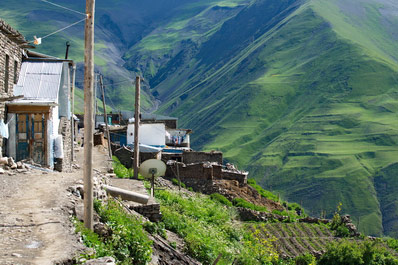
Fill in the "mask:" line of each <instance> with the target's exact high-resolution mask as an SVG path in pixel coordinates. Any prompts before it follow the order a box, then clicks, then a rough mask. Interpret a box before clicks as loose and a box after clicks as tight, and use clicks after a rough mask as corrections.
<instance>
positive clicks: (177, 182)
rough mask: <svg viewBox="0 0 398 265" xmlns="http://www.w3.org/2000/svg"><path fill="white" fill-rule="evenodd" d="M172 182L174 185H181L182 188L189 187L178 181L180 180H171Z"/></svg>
mask: <svg viewBox="0 0 398 265" xmlns="http://www.w3.org/2000/svg"><path fill="white" fill-rule="evenodd" d="M171 182H172V183H173V184H174V185H176V186H180V184H181V187H183V188H184V189H185V188H186V187H187V186H186V185H185V183H183V182H181V181H178V179H176V178H173V179H171Z"/></svg>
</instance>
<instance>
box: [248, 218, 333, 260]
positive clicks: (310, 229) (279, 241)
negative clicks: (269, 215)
mask: <svg viewBox="0 0 398 265" xmlns="http://www.w3.org/2000/svg"><path fill="white" fill-rule="evenodd" d="M253 229H259V230H260V231H261V234H262V236H263V237H264V238H267V239H270V238H271V239H272V238H273V239H274V240H275V241H273V244H274V246H275V248H276V249H277V251H278V253H279V254H280V255H281V257H283V258H294V257H297V256H300V255H302V254H305V253H311V254H313V255H316V254H320V253H323V252H325V250H326V246H327V245H328V244H329V243H330V242H332V241H335V240H339V238H336V237H334V236H333V233H332V231H331V230H330V229H329V228H328V227H326V226H324V225H318V224H307V223H267V224H264V225H255V226H253Z"/></svg>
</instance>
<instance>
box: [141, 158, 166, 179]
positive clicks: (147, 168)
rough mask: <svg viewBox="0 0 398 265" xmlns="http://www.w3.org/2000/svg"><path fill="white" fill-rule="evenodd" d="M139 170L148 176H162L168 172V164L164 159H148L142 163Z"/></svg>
mask: <svg viewBox="0 0 398 265" xmlns="http://www.w3.org/2000/svg"><path fill="white" fill-rule="evenodd" d="M139 172H140V174H141V175H142V176H144V177H146V178H151V177H152V176H153V177H155V178H156V177H161V176H164V174H165V173H166V164H165V163H163V161H162V160H157V159H148V160H145V161H144V162H143V163H142V164H141V166H140V169H139Z"/></svg>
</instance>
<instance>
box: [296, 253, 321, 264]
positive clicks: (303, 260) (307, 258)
mask: <svg viewBox="0 0 398 265" xmlns="http://www.w3.org/2000/svg"><path fill="white" fill-rule="evenodd" d="M294 261H295V264H296V265H315V264H316V259H315V257H314V256H312V255H311V254H304V255H301V256H298V257H297V258H296V259H295V260H294Z"/></svg>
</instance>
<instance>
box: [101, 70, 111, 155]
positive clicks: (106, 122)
mask: <svg viewBox="0 0 398 265" xmlns="http://www.w3.org/2000/svg"><path fill="white" fill-rule="evenodd" d="M100 87H101V92H102V105H103V106H104V121H105V128H106V137H107V138H108V151H109V158H110V159H112V149H111V136H110V133H109V126H108V115H107V114H106V104H105V88H104V82H103V81H102V75H100Z"/></svg>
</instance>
